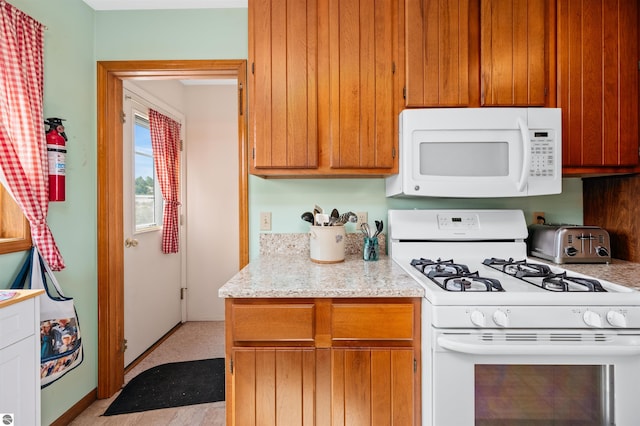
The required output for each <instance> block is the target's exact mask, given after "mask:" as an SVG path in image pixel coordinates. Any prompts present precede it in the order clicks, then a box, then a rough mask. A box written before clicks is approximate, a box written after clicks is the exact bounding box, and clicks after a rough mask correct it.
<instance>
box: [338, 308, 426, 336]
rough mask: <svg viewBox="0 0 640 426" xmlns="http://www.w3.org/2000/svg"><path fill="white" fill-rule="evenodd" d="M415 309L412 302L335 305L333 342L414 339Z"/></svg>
mask: <svg viewBox="0 0 640 426" xmlns="http://www.w3.org/2000/svg"><path fill="white" fill-rule="evenodd" d="M413 318H414V307H413V305H412V304H410V303H379V304H376V303H367V304H360V303H356V304H346V303H345V304H343V303H340V304H334V305H333V307H332V313H331V331H332V336H333V340H402V341H411V340H413V331H414V324H413Z"/></svg>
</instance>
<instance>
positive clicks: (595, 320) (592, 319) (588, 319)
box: [582, 311, 602, 328]
mask: <svg viewBox="0 0 640 426" xmlns="http://www.w3.org/2000/svg"><path fill="white" fill-rule="evenodd" d="M582 319H583V320H584V322H585V324H587V325H588V326H589V327H596V328H601V327H602V317H601V316H600V314H598V313H596V312H593V311H585V313H584V315H582Z"/></svg>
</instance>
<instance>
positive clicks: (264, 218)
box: [260, 212, 271, 231]
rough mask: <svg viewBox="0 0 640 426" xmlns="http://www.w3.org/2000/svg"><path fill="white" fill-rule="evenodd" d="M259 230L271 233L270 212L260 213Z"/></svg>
mask: <svg viewBox="0 0 640 426" xmlns="http://www.w3.org/2000/svg"><path fill="white" fill-rule="evenodd" d="M260 230H261V231H271V212H260Z"/></svg>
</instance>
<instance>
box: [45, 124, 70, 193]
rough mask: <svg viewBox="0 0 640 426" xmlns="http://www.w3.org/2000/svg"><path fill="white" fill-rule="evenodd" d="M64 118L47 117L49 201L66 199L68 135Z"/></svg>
mask: <svg viewBox="0 0 640 426" xmlns="http://www.w3.org/2000/svg"><path fill="white" fill-rule="evenodd" d="M63 121H64V119H63V118H47V119H46V120H45V124H47V125H49V129H48V130H47V157H48V159H49V201H64V198H65V175H66V157H67V148H66V147H65V143H66V141H67V135H66V134H65V133H64V126H63V125H62V122H63Z"/></svg>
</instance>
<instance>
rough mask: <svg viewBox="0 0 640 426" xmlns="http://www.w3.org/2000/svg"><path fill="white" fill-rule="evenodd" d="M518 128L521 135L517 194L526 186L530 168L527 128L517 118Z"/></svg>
mask: <svg viewBox="0 0 640 426" xmlns="http://www.w3.org/2000/svg"><path fill="white" fill-rule="evenodd" d="M518 127H519V128H520V133H521V134H522V149H523V152H522V173H521V174H520V180H519V181H518V192H522V191H523V190H524V187H525V185H526V184H527V178H528V177H529V168H530V167H531V139H530V138H529V127H527V124H526V123H525V122H524V121H523V120H522V118H518Z"/></svg>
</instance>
